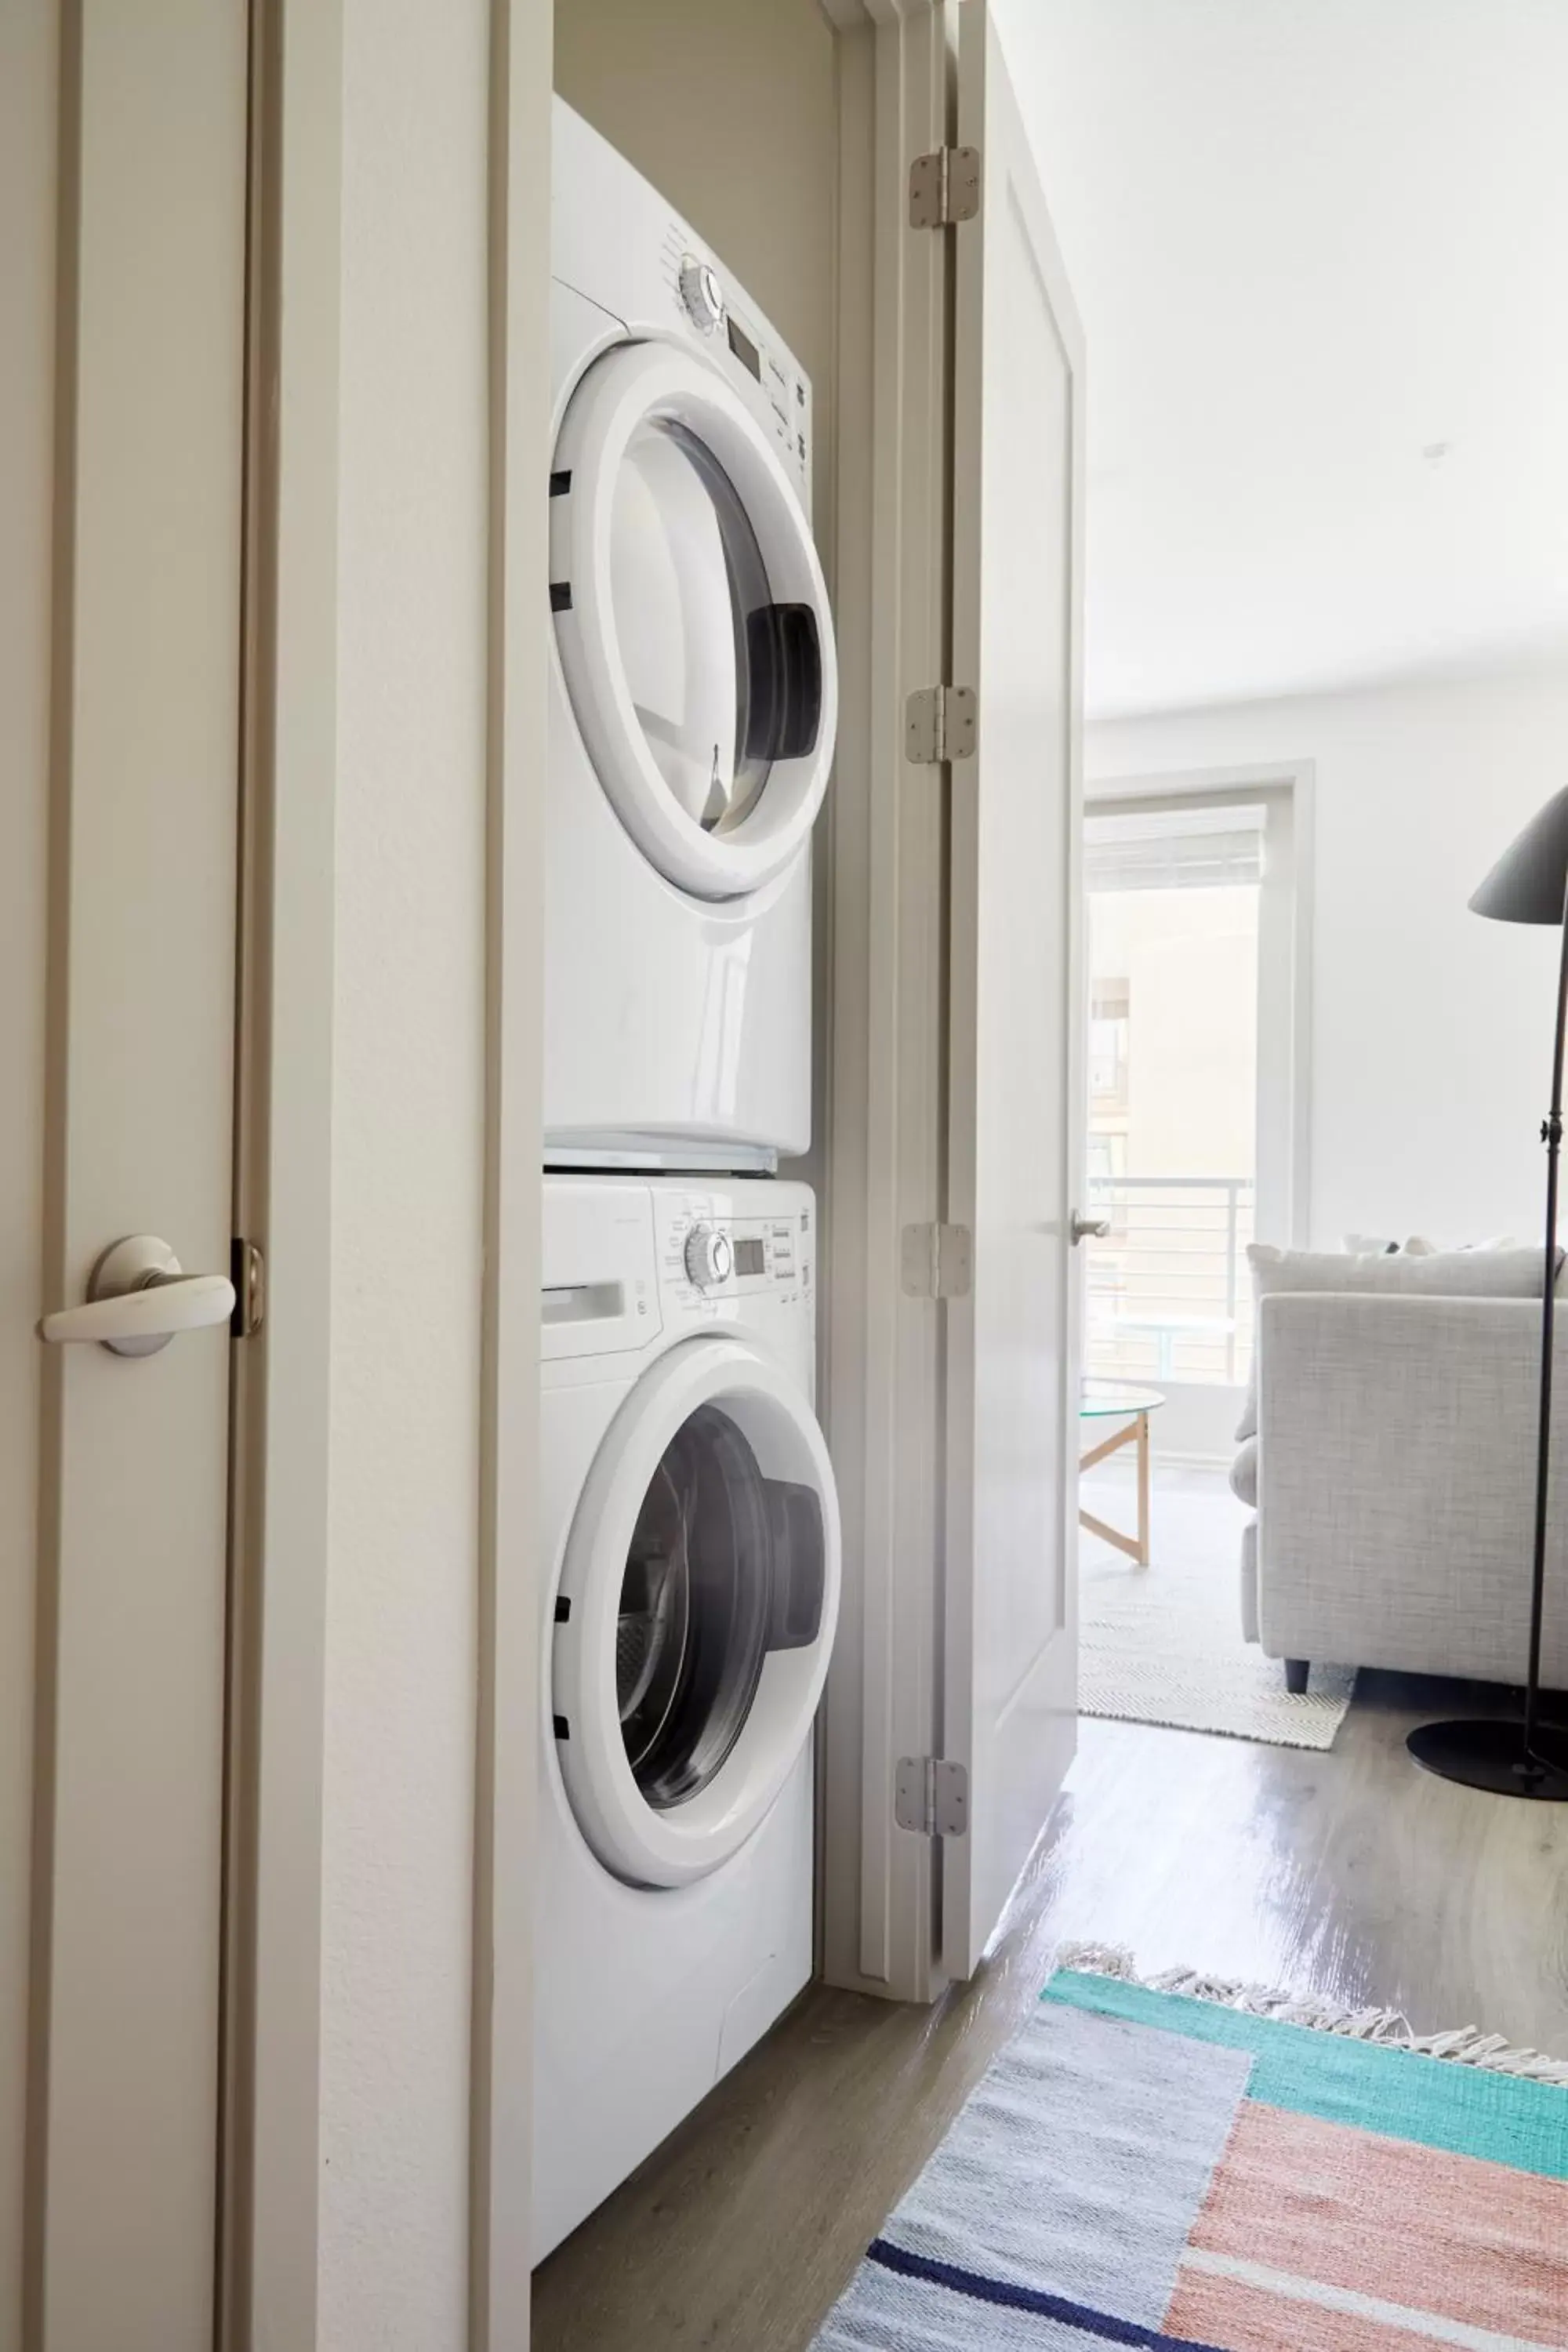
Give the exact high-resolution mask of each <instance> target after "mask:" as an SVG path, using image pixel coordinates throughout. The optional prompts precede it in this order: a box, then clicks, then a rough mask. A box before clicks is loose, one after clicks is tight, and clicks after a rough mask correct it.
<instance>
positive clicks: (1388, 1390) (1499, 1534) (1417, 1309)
mask: <svg viewBox="0 0 1568 2352" xmlns="http://www.w3.org/2000/svg"><path fill="white" fill-rule="evenodd" d="M1258 1345H1259V1349H1260V1354H1259V1359H1258V1370H1259V1379H1258V1632H1259V1636H1260V1639H1261V1641H1262V1644H1263V1647H1264V1649H1265V1650H1266V1651H1267V1652H1268V1654H1270V1656H1273V1657H1300V1658H1321V1659H1331V1660H1335V1661H1338V1662H1340V1663H1342V1664H1346V1665H1358V1666H1359V1665H1373V1666H1393V1667H1397V1668H1401V1669H1404V1670H1405V1671H1407V1672H1413V1673H1426V1674H1450V1675H1468V1676H1473V1677H1476V1678H1478V1679H1482V1680H1488V1681H1498V1682H1518V1681H1521V1680H1522V1678H1523V1674H1524V1665H1525V1656H1526V1646H1527V1641H1528V1628H1529V1614H1530V1565H1531V1539H1532V1528H1533V1511H1534V1495H1535V1445H1536V1423H1537V1412H1538V1389H1539V1381H1540V1362H1541V1308H1540V1307H1539V1305H1538V1304H1537V1303H1536V1302H1535V1301H1534V1300H1532V1299H1503V1298H1426V1297H1389V1296H1387V1295H1384V1296H1382V1297H1369V1296H1367V1295H1365V1294H1355V1295H1352V1294H1349V1293H1343V1292H1331V1293H1319V1294H1316V1295H1309V1294H1305V1293H1279V1294H1276V1295H1275V1296H1273V1297H1267V1298H1265V1299H1264V1300H1263V1302H1262V1311H1261V1315H1260V1318H1259V1339H1258ZM1555 1378H1556V1380H1557V1381H1559V1382H1560V1383H1561V1387H1560V1389H1559V1391H1558V1393H1559V1398H1560V1402H1561V1404H1562V1407H1563V1410H1562V1412H1560V1414H1559V1416H1558V1419H1557V1423H1556V1425H1555V1427H1554V1430H1553V1448H1552V1479H1553V1493H1554V1496H1556V1497H1557V1501H1556V1503H1555V1505H1554V1508H1553V1511H1552V1528H1551V1531H1550V1532H1551V1545H1552V1549H1551V1555H1550V1566H1549V1577H1550V1580H1551V1581H1550V1583H1549V1592H1548V1609H1547V1617H1546V1646H1545V1653H1544V1656H1543V1661H1542V1664H1543V1673H1544V1676H1545V1679H1546V1681H1547V1683H1548V1684H1549V1685H1563V1684H1564V1683H1568V1605H1565V1604H1568V1591H1565V1590H1564V1587H1565V1583H1568V1579H1565V1577H1564V1571H1563V1528H1564V1526H1565V1525H1568V1484H1565V1481H1568V1328H1564V1329H1563V1330H1560V1332H1559V1335H1558V1339H1557V1346H1556V1353H1555Z"/></svg>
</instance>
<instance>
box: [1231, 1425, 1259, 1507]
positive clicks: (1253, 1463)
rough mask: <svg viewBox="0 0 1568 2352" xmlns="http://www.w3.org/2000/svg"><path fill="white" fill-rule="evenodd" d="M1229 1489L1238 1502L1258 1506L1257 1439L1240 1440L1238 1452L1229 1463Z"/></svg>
mask: <svg viewBox="0 0 1568 2352" xmlns="http://www.w3.org/2000/svg"><path fill="white" fill-rule="evenodd" d="M1230 1491H1231V1493H1232V1494H1233V1495H1234V1496H1236V1499H1237V1502H1238V1503H1246V1504H1248V1505H1249V1506H1250V1507H1251V1508H1252V1509H1253V1510H1256V1509H1257V1508H1258V1440H1257V1438H1256V1437H1248V1438H1245V1439H1244V1440H1243V1441H1242V1447H1241V1451H1240V1453H1239V1454H1237V1457H1236V1460H1235V1461H1234V1462H1233V1463H1232V1464H1231V1465H1230Z"/></svg>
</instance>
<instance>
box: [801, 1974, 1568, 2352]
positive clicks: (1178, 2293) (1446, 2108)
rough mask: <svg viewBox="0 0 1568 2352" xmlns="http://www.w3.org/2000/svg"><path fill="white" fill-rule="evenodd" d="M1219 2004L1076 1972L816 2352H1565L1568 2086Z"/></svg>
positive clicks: (1358, 2028) (895, 2224) (1490, 2043)
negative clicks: (1108, 2349)
mask: <svg viewBox="0 0 1568 2352" xmlns="http://www.w3.org/2000/svg"><path fill="white" fill-rule="evenodd" d="M1194 1981H1200V1982H1201V1981H1202V1980H1201V1979H1194ZM1213 1990H1215V1991H1217V1990H1219V1989H1218V1988H1214V1989H1213ZM1228 1991H1229V1993H1230V1996H1231V1999H1232V2001H1233V2002H1234V2004H1235V2005H1221V2003H1220V2002H1219V2001H1218V2000H1215V1999H1213V1998H1210V1999H1194V1998H1192V1997H1190V1996H1188V1995H1186V1994H1184V1993H1176V1992H1172V1991H1169V1990H1157V1989H1155V1988H1153V1987H1151V1986H1147V1985H1143V1984H1140V1983H1138V1982H1136V1981H1127V1980H1125V1979H1123V1978H1121V1977H1118V1976H1113V1975H1100V1974H1096V1973H1092V1972H1090V1971H1089V1969H1087V1968H1084V1967H1081V1966H1080V1967H1078V1968H1068V1969H1060V1970H1058V1973H1057V1974H1056V1975H1055V1976H1054V1977H1053V1978H1052V1979H1051V1981H1050V1983H1049V1984H1048V1985H1047V1987H1046V1990H1045V1992H1044V1994H1043V1995H1042V1997H1041V2000H1040V2006H1039V2009H1038V2011H1037V2014H1036V2015H1035V2016H1034V2017H1033V2018H1032V2019H1031V2021H1030V2022H1029V2024H1028V2025H1027V2026H1026V2029H1025V2031H1024V2032H1023V2033H1022V2034H1021V2035H1020V2036H1019V2037H1018V2039H1017V2040H1016V2042H1014V2043H1013V2044H1012V2045H1011V2047H1010V2048H1009V2049H1008V2050H1006V2051H1005V2053H1003V2055H1002V2056H1001V2057H1000V2058H999V2059H998V2060H997V2061H996V2062H995V2063H994V2065H993V2066H992V2067H991V2068H990V2070H989V2072H988V2073H987V2074H985V2075H984V2077H983V2078H982V2081H981V2083H980V2084H979V2086H978V2088H977V2089H976V2090H975V2092H974V2094H973V2097H972V2098H971V2099H970V2100H969V2102H968V2104H967V2105H966V2106H965V2107H964V2109H963V2113H962V2114H961V2115H960V2116H959V2117H958V2119H957V2121H956V2123H955V2124H954V2125H953V2126H952V2130H951V2131H950V2132H949V2134H948V2136H947V2137H946V2139H945V2140H944V2141H943V2142H942V2147H940V2148H939V2149H938V2150H937V2153H936V2155H935V2156H934V2157H933V2158H931V2162H930V2163H929V2164H928V2165H927V2167H926V2168H925V2170H924V2171H923V2172H922V2173H921V2177H920V2179H918V2180H917V2181H916V2183H915V2186H914V2188H913V2189H911V2190H910V2194H909V2196H908V2197H907V2198H906V2199H905V2200H904V2201H903V2203H902V2204H901V2205H900V2207H899V2209H898V2210H897V2211H896V2212H895V2213H894V2215H893V2217H892V2219H891V2220H890V2221H889V2223H888V2225H887V2227H886V2229H885V2230H884V2231H883V2233H882V2235H881V2236H880V2237H879V2239H878V2240H877V2241H876V2242H875V2244H874V2245H873V2246H872V2247H871V2248H870V2251H869V2252H868V2255H867V2257H866V2260H865V2261H864V2263H862V2264H861V2266H860V2268H859V2270H858V2273H856V2276H855V2278H854V2280H853V2282H852V2283H851V2284H850V2286H849V2289H848V2291H847V2294H845V2295H844V2296H843V2297H842V2298H841V2300H840V2301H839V2303H838V2304H837V2306H836V2307H835V2309H834V2311H833V2313H832V2314H831V2315H830V2317H829V2318H828V2320H827V2323H826V2326H825V2327H824V2328H823V2330H822V2332H821V2334H820V2335H819V2336H818V2337H817V2338H816V2345H817V2352H972V2347H986V2352H1047V2347H1049V2352H1101V2347H1104V2346H1106V2345H1128V2346H1135V2347H1148V2352H1419V2347H1426V2346H1436V2345H1442V2346H1462V2347H1466V2352H1546V2347H1551V2352H1564V2348H1565V2347H1568V2066H1563V2065H1559V2064H1555V2063H1551V2062H1548V2061H1545V2060H1542V2059H1539V2058H1537V2057H1535V2055H1534V2054H1533V2053H1528V2052H1526V2053H1512V2052H1507V2051H1504V2050H1503V2049H1502V2048H1501V2046H1500V2042H1499V2041H1498V2039H1497V2038H1496V2037H1493V2038H1491V2039H1486V2038H1484V2037H1482V2036H1480V2035H1478V2034H1475V2033H1473V2032H1464V2033H1460V2034H1453V2035H1447V2036H1437V2037H1435V2038H1434V2039H1433V2041H1432V2042H1429V2043H1426V2044H1423V2045H1415V2046H1405V2047H1401V2046H1395V2044H1394V2042H1392V2041H1391V2040H1390V2039H1389V2038H1387V2037H1390V2036H1392V2035H1393V2034H1394V2032H1396V2031H1397V2026H1396V2023H1395V2021H1393V2020H1390V2019H1389V2018H1387V2017H1386V2016H1375V2017H1374V2016H1372V2015H1365V2016H1359V2017H1356V2016H1349V2015H1346V2014H1344V2013H1342V2012H1339V2013H1333V2014H1331V2015H1326V2016H1325V2017H1324V2018H1323V2021H1322V2022H1323V2023H1326V2024H1329V2025H1330V2026H1331V2029H1332V2030H1330V2031H1323V2030H1321V2025H1303V2024H1300V2023H1293V2022H1289V2021H1286V2019H1287V2018H1288V2017H1289V2016H1291V2015H1297V2016H1301V2015H1310V2014H1312V2011H1311V2010H1310V2006H1306V2007H1301V2006H1298V2007H1296V2008H1291V2007H1290V2005H1289V2004H1288V2003H1287V2002H1286V2001H1285V2000H1284V1998H1283V1997H1282V1996H1264V1997H1262V1998H1261V1999H1259V1998H1258V1997H1257V1996H1253V1995H1249V1994H1247V1993H1246V1992H1245V1991H1243V1990H1241V1989H1239V1988H1230V1989H1228ZM1258 2009H1262V2010H1263V2011H1271V2012H1272V2013H1264V2014H1258V2013H1257V2011H1258ZM1281 2011H1284V2015H1281V2014H1280V2012H1281ZM1399 2022H1402V2021H1399ZM1367 2035H1372V2036H1377V2037H1384V2038H1373V2039H1365V2038H1361V2037H1363V2036H1367ZM1428 2051H1431V2052H1434V2053H1441V2054H1440V2055H1428V2054H1426V2053H1427V2052H1428Z"/></svg>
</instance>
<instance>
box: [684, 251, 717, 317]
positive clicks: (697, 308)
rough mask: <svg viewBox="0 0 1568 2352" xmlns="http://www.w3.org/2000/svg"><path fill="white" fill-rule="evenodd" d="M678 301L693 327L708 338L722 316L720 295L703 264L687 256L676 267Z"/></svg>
mask: <svg viewBox="0 0 1568 2352" xmlns="http://www.w3.org/2000/svg"><path fill="white" fill-rule="evenodd" d="M680 299H681V300H682V301H683V302H684V303H685V305H686V315H687V317H688V318H689V320H690V321H691V323H692V325H693V326H694V327H698V328H700V330H701V331H702V332H703V334H705V335H710V334H711V333H712V332H713V330H714V328H715V327H716V326H717V325H718V324H719V321H720V320H721V318H722V317H723V315H724V293H723V289H722V288H721V285H720V283H719V280H718V278H717V276H716V275H715V273H714V272H713V270H711V269H710V268H709V266H708V264H707V262H705V261H699V260H698V258H697V256H696V255H695V254H694V253H689V254H688V255H687V257H686V258H685V260H684V261H683V262H682V263H681V265H680Z"/></svg>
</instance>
